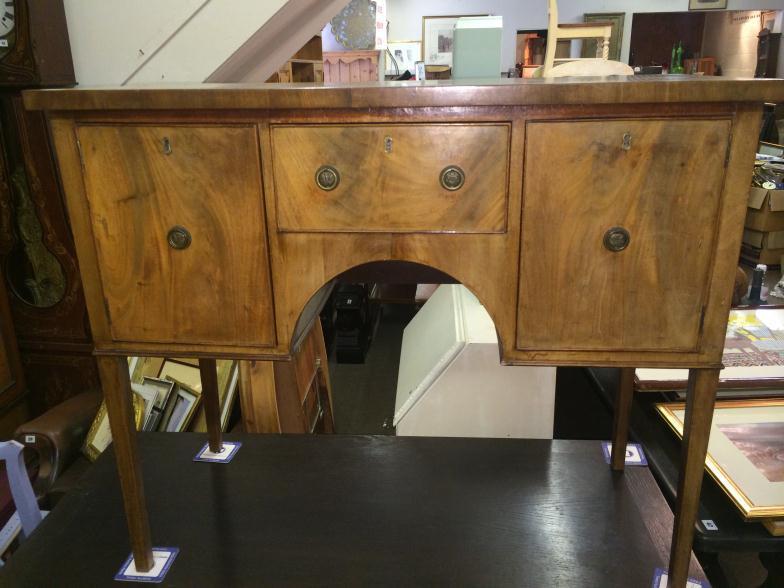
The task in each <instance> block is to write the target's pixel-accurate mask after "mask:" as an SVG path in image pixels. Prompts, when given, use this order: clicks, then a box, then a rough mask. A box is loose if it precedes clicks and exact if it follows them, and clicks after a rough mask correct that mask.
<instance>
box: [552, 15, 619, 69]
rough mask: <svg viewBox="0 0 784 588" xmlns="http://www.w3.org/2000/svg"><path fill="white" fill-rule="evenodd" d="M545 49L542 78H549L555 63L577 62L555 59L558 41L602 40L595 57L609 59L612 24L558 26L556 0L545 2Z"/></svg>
mask: <svg viewBox="0 0 784 588" xmlns="http://www.w3.org/2000/svg"><path fill="white" fill-rule="evenodd" d="M547 10H548V23H547V48H546V50H545V54H544V65H543V68H542V77H550V75H549V74H550V71H551V70H552V69H553V66H554V65H555V64H556V62H563V61H579V58H571V57H565V58H559V59H556V58H555V49H556V46H557V45H558V41H560V40H571V39H602V42H601V43H597V44H596V57H597V58H600V59H605V60H606V59H609V56H610V36H611V35H612V22H609V21H607V22H590V23H568V24H558V4H557V2H556V0H547Z"/></svg>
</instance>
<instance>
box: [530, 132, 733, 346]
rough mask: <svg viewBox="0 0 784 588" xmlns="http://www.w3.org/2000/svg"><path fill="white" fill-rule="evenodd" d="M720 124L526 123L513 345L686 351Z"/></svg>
mask: <svg viewBox="0 0 784 588" xmlns="http://www.w3.org/2000/svg"><path fill="white" fill-rule="evenodd" d="M729 138H730V121H729V120H724V119H720V120H705V119H646V120H592V121H558V122H547V121H541V122H538V121H537V122H529V123H528V125H527V131H526V150H525V175H524V189H523V217H522V252H521V257H520V263H521V267H520V287H519V297H520V298H519V306H518V319H517V347H518V348H519V349H530V350H596V351H609V350H619V349H624V350H629V351H635V350H639V351H697V350H698V349H699V344H700V331H701V328H702V314H703V308H704V305H705V303H706V297H707V294H708V292H707V290H708V284H709V278H710V272H711V268H712V265H713V251H714V242H715V239H716V230H717V221H718V219H717V215H718V211H719V210H720V206H719V205H720V200H721V196H722V189H723V183H724V172H725V158H726V154H727V148H728V144H729Z"/></svg>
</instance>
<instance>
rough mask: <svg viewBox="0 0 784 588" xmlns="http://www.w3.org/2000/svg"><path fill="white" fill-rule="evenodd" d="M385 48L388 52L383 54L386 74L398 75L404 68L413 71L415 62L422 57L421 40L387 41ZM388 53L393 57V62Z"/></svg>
mask: <svg viewBox="0 0 784 588" xmlns="http://www.w3.org/2000/svg"><path fill="white" fill-rule="evenodd" d="M387 50H388V53H385V54H384V59H385V63H386V65H385V66H384V73H385V74H386V75H399V74H402V73H403V72H405V71H406V70H408V71H410V72H411V73H412V74H414V73H415V64H416V62H417V61H419V60H421V58H422V41H388V42H387ZM390 53H391V54H392V57H394V59H395V61H394V62H393V61H392V59H391V58H390V57H389V55H390ZM395 63H397V70H395Z"/></svg>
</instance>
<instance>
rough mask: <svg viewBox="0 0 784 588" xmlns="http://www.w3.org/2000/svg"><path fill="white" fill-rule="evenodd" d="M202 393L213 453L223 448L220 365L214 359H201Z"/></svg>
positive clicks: (209, 440) (208, 435) (209, 441)
mask: <svg viewBox="0 0 784 588" xmlns="http://www.w3.org/2000/svg"><path fill="white" fill-rule="evenodd" d="M199 376H200V377H201V395H202V398H203V401H204V418H205V420H206V421H207V440H208V443H209V446H210V451H211V452H212V453H220V452H221V451H222V450H223V440H222V431H221V408H220V392H219V390H218V367H217V364H216V362H215V360H214V359H200V360H199Z"/></svg>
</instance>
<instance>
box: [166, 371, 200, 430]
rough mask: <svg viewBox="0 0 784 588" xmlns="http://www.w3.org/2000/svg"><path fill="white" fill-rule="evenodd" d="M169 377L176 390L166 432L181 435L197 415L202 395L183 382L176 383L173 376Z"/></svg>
mask: <svg viewBox="0 0 784 588" xmlns="http://www.w3.org/2000/svg"><path fill="white" fill-rule="evenodd" d="M168 377H169V379H171V380H172V381H173V382H174V383H175V384H176V386H175V388H174V395H173V401H172V410H171V415H170V417H169V420H168V422H167V423H166V431H167V432H173V433H179V432H181V431H184V430H185V429H186V428H187V427H188V424H189V423H190V422H191V419H192V418H193V415H194V414H195V413H196V408H197V407H198V406H199V401H200V400H201V393H199V392H197V391H196V390H194V389H193V388H191V387H190V386H188V385H187V384H184V383H183V382H178V381H176V380H175V379H174V378H172V377H171V376H168Z"/></svg>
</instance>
